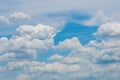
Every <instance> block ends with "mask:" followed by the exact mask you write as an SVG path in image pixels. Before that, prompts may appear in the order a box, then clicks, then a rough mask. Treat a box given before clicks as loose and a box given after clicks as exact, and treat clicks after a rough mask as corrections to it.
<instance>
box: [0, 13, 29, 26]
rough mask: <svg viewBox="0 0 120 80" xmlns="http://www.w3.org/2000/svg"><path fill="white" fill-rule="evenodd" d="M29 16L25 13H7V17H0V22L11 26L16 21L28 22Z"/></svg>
mask: <svg viewBox="0 0 120 80" xmlns="http://www.w3.org/2000/svg"><path fill="white" fill-rule="evenodd" d="M30 19H31V16H30V15H29V14H27V13H24V12H14V13H9V14H8V15H3V16H0V22H2V23H4V24H9V25H11V24H13V23H15V22H16V21H18V20H19V21H22V20H24V21H26V20H30Z"/></svg>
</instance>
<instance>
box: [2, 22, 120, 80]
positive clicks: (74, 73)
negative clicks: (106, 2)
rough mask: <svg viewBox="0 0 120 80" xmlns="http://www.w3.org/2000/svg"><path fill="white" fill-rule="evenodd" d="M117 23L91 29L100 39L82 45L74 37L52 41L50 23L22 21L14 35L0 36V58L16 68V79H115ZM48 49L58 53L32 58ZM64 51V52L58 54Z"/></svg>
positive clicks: (119, 63)
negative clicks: (42, 59)
mask: <svg viewBox="0 0 120 80" xmlns="http://www.w3.org/2000/svg"><path fill="white" fill-rule="evenodd" d="M119 27H120V25H119V23H107V24H104V25H101V26H100V27H99V28H98V30H97V31H96V32H95V33H93V34H94V35H95V36H96V38H100V40H91V41H90V42H89V43H88V44H86V45H82V44H81V43H80V41H79V40H78V38H76V37H73V38H72V39H66V40H64V41H61V42H59V43H58V45H54V40H53V37H54V36H55V35H56V33H57V30H56V29H54V28H53V27H50V26H47V25H41V24H39V25H36V26H29V25H22V26H20V27H19V28H18V29H17V32H18V35H16V36H12V37H11V38H10V39H8V38H6V37H2V38H0V52H1V53H0V54H1V55H0V61H8V62H7V64H6V65H5V66H4V67H5V69H6V70H8V71H18V73H19V74H18V75H17V74H16V79H17V80H21V79H22V80H41V79H42V80H43V79H44V80H70V79H72V80H78V79H80V80H82V79H85V80H86V79H93V80H107V79H109V80H113V79H115V80H119V78H120V76H119V74H120V72H119V70H120V54H119V52H120V42H119V41H120V38H119V32H120V31H119V30H120V28H119ZM48 49H49V50H51V52H56V51H57V53H59V54H53V55H52V56H50V57H48V58H47V60H46V61H41V62H40V61H38V60H35V59H36V56H37V53H39V52H40V51H43V50H48ZM65 51H69V52H68V54H67V55H62V53H65ZM49 53H50V51H49ZM49 53H48V54H49ZM46 55H47V54H46ZM13 59H15V60H13ZM1 69H2V67H1ZM20 71H22V73H21V72H20ZM46 76H48V77H46ZM12 77H14V76H12Z"/></svg>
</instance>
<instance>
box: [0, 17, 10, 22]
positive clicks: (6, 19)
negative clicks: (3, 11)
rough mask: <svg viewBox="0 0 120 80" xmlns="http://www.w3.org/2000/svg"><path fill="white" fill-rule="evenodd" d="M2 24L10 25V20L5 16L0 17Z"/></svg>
mask: <svg viewBox="0 0 120 80" xmlns="http://www.w3.org/2000/svg"><path fill="white" fill-rule="evenodd" d="M0 22H3V23H5V24H10V21H9V19H8V18H6V17H5V16H0Z"/></svg>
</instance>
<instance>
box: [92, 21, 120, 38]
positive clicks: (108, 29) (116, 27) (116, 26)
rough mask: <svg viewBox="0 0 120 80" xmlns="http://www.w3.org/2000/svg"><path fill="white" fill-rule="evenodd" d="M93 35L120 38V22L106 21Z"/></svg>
mask: <svg viewBox="0 0 120 80" xmlns="http://www.w3.org/2000/svg"><path fill="white" fill-rule="evenodd" d="M93 35H95V36H98V37H100V38H101V39H105V38H109V39H117V38H120V37H119V35H120V23H106V24H103V25H101V26H100V27H99V28H98V30H97V32H95V33H94V34H93Z"/></svg>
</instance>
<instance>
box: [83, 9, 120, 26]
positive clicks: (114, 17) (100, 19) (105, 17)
mask: <svg viewBox="0 0 120 80" xmlns="http://www.w3.org/2000/svg"><path fill="white" fill-rule="evenodd" d="M111 22H120V16H119V13H104V12H103V11H98V12H97V13H95V14H94V15H93V16H92V17H91V18H90V19H89V20H86V21H83V22H81V23H82V24H84V25H88V26H99V25H102V24H105V23H111Z"/></svg>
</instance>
